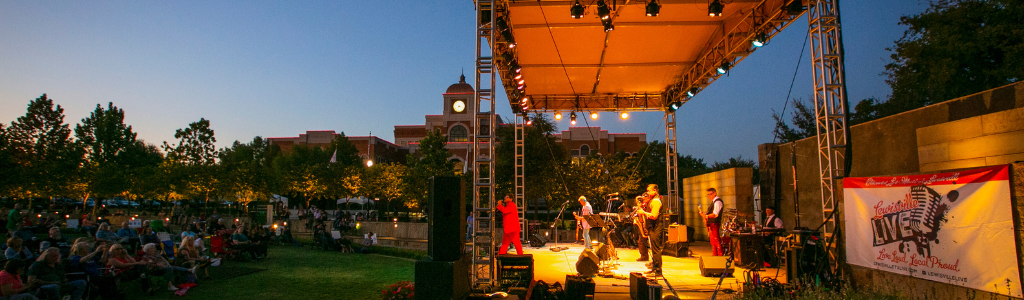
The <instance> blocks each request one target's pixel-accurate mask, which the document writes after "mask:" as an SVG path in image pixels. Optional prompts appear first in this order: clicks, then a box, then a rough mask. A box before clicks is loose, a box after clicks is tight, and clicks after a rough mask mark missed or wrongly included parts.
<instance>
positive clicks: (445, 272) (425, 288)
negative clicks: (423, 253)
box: [415, 260, 469, 299]
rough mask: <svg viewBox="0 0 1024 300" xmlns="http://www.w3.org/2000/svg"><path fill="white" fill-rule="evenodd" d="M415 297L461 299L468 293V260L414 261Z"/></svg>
mask: <svg viewBox="0 0 1024 300" xmlns="http://www.w3.org/2000/svg"><path fill="white" fill-rule="evenodd" d="M415 280H416V281H415V282H416V296H415V297H416V299H463V298H465V297H466V295H468V294H469V262H468V261H467V260H459V261H429V260H420V261H416V271H415Z"/></svg>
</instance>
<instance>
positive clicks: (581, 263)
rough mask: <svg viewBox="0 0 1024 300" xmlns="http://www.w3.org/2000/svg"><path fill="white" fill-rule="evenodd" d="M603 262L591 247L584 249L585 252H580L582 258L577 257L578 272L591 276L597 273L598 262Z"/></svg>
mask: <svg viewBox="0 0 1024 300" xmlns="http://www.w3.org/2000/svg"><path fill="white" fill-rule="evenodd" d="M600 262H601V260H600V259H599V258H597V255H596V254H594V251H590V249H583V253H580V258H578V259H576V273H580V275H583V276H584V277H591V276H594V275H595V274H597V271H598V270H599V269H598V264H599V263H600Z"/></svg>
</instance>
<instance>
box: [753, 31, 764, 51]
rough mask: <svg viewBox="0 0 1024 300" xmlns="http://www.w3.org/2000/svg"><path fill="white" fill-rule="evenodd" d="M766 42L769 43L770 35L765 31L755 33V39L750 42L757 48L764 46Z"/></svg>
mask: <svg viewBox="0 0 1024 300" xmlns="http://www.w3.org/2000/svg"><path fill="white" fill-rule="evenodd" d="M766 43H768V35H767V34H764V32H759V33H757V34H756V35H754V39H753V40H752V41H750V44H752V45H754V47H757V48H761V47H764V45H765V44H766Z"/></svg>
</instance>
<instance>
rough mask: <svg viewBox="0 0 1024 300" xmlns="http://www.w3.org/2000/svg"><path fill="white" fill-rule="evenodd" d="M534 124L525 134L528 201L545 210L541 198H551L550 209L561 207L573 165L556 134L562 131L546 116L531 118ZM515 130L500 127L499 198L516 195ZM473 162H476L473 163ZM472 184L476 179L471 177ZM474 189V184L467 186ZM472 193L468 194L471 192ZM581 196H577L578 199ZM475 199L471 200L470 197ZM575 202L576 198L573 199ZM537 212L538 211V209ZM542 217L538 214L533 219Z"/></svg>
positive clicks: (496, 179)
mask: <svg viewBox="0 0 1024 300" xmlns="http://www.w3.org/2000/svg"><path fill="white" fill-rule="evenodd" d="M530 119H531V120H533V124H531V125H528V126H526V127H525V130H524V133H523V147H524V149H523V150H524V151H523V152H524V154H525V159H524V161H523V174H524V175H525V176H524V185H525V186H526V187H527V188H526V190H525V193H526V194H525V197H526V198H525V199H526V201H527V202H528V204H529V202H530V201H532V202H533V203H532V204H529V205H530V206H532V207H534V208H536V209H542V208H541V207H539V206H540V199H547V200H548V201H547V205H548V207H546V208H548V209H550V208H556V209H557V208H558V206H559V205H561V204H562V203H563V202H565V200H569V199H570V198H569V197H570V196H569V195H568V194H567V192H566V187H567V186H566V184H565V183H566V182H565V173H566V171H567V169H566V166H567V164H568V163H569V162H570V160H569V157H568V156H567V155H566V151H565V148H563V147H562V144H561V143H559V142H558V141H557V140H556V139H555V137H554V135H553V134H555V133H556V132H557V131H558V127H557V125H556V124H555V123H554V122H552V121H551V120H550V119H548V118H547V116H545V115H543V114H534V115H532V116H530ZM514 134H515V128H514V127H512V126H504V127H499V128H497V136H498V141H499V143H498V145H497V148H495V155H496V156H497V161H496V162H495V174H494V177H495V183H496V184H495V192H496V193H497V195H495V198H497V199H500V198H502V197H504V195H505V194H514V193H513V188H514V187H515V182H514V181H513V180H514V178H515V159H514V156H515V135H514ZM470 163H472V162H470ZM470 182H472V177H470ZM467 186H469V187H471V186H472V185H467ZM471 192H472V191H471V190H469V191H467V193H471ZM578 196H579V195H577V197H578ZM470 199H471V198H470ZM571 199H572V200H575V199H576V198H575V197H573V198H571ZM534 212H536V210H534ZM537 218H539V216H537V215H534V216H533V219H537Z"/></svg>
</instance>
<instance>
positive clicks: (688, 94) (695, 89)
mask: <svg viewBox="0 0 1024 300" xmlns="http://www.w3.org/2000/svg"><path fill="white" fill-rule="evenodd" d="M697 92H699V90H697V88H690V90H689V91H686V95H687V96H690V97H693V96H694V95H697Z"/></svg>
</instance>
